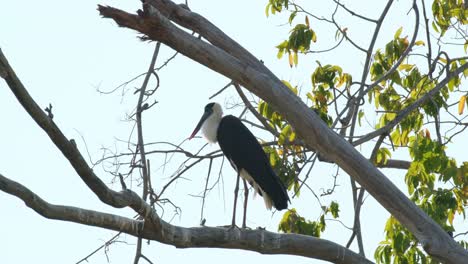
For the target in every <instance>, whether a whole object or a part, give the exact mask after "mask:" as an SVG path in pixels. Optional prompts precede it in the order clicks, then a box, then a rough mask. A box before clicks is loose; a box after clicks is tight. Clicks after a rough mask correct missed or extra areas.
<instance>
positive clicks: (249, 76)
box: [98, 0, 468, 264]
mask: <svg viewBox="0 0 468 264" xmlns="http://www.w3.org/2000/svg"><path fill="white" fill-rule="evenodd" d="M170 3H172V2H171V1H165V0H160V1H157V0H155V1H150V4H152V6H151V8H150V7H149V6H148V5H149V4H148V3H144V11H139V12H138V14H130V13H127V12H124V11H122V10H119V9H115V8H112V7H104V6H99V8H98V9H99V11H100V13H101V15H102V16H104V17H106V18H112V19H113V20H114V21H115V22H116V23H117V24H118V25H120V26H122V27H127V28H131V29H134V30H136V31H138V32H140V33H142V34H144V35H145V37H144V38H143V39H148V40H154V41H161V42H162V43H164V44H166V45H168V46H170V47H172V48H173V49H175V50H177V51H178V52H180V53H182V54H184V55H185V56H187V57H189V58H191V59H193V60H195V61H197V62H199V63H201V64H203V65H205V66H207V67H208V68H210V69H212V70H214V71H216V72H219V73H220V74H222V75H224V76H226V77H228V78H229V79H232V80H233V81H235V82H237V83H239V84H241V85H243V86H244V87H245V88H247V89H248V90H250V91H251V92H253V93H254V94H256V95H257V96H258V97H260V98H262V99H263V100H265V101H266V102H268V103H269V104H271V105H272V106H273V107H274V108H275V109H276V110H277V111H279V112H280V113H281V114H282V115H283V116H284V117H285V118H286V119H287V120H288V121H289V123H290V124H291V125H292V126H293V127H294V129H295V131H296V132H297V134H298V135H299V136H300V138H301V139H303V140H304V142H305V143H306V145H308V146H311V147H312V148H313V149H316V150H317V151H318V152H319V153H320V154H323V155H325V156H326V157H327V158H329V159H331V160H333V161H334V162H335V163H336V164H338V165H339V166H340V167H341V168H342V169H343V170H345V171H346V172H347V173H348V174H349V175H350V176H351V177H353V178H354V179H355V180H356V181H357V182H358V183H359V184H360V185H361V186H363V187H364V188H365V189H366V190H367V191H368V192H369V193H370V194H371V195H372V196H373V197H374V198H375V199H376V200H377V201H378V202H379V203H380V204H381V205H382V206H384V207H385V208H386V209H387V210H388V211H389V212H390V213H391V214H392V215H393V216H394V217H395V218H396V219H398V220H399V221H400V223H401V224H402V225H404V226H405V227H406V228H408V230H410V232H412V233H413V234H414V235H415V236H416V237H417V238H418V240H419V242H420V243H421V244H422V246H423V247H424V249H425V250H426V252H428V253H429V254H430V255H431V256H433V257H435V258H437V259H438V260H440V261H443V262H446V263H460V264H461V263H468V252H467V251H466V250H464V249H463V248H462V247H460V246H459V245H458V244H457V243H456V242H455V241H454V240H453V239H452V238H451V237H450V236H449V235H448V234H447V233H446V232H445V231H444V230H443V229H442V228H441V227H440V226H439V225H438V224H437V223H436V222H435V221H433V220H432V219H431V218H430V217H428V216H427V214H425V213H424V212H423V211H422V210H421V209H420V208H419V207H417V206H416V205H415V204H414V203H413V202H411V201H410V200H409V199H408V198H407V197H406V196H405V195H404V194H403V193H402V192H401V191H400V190H399V189H398V188H397V187H396V186H395V185H394V184H393V183H392V182H390V181H389V180H388V179H387V178H386V177H385V175H384V174H383V173H381V172H380V171H379V170H378V169H377V168H376V167H375V166H374V165H373V164H372V163H370V162H369V161H368V160H367V159H366V158H365V157H363V156H362V155H361V154H360V153H359V152H358V151H357V150H356V149H355V148H354V147H353V146H352V145H350V144H349V143H348V142H347V141H345V140H344V139H343V138H341V137H340V136H339V135H338V134H336V133H335V132H334V131H332V130H331V129H329V128H328V127H327V126H326V124H325V123H324V122H323V121H321V120H320V118H319V117H318V116H317V115H316V114H315V113H314V112H313V111H311V110H310V109H309V108H308V107H307V105H305V103H304V102H303V101H302V100H301V99H300V98H299V97H297V96H296V95H294V94H293V93H292V92H291V91H290V90H289V89H288V88H287V87H285V86H284V85H283V84H282V83H281V81H280V80H279V79H278V78H277V77H276V76H274V75H273V74H271V73H269V71H268V70H266V69H259V67H260V68H265V67H264V66H263V65H259V63H255V62H252V61H251V59H245V58H244V57H245V56H239V55H238V54H237V53H238V50H239V49H236V50H235V51H233V50H232V49H231V48H229V47H232V46H234V47H237V46H239V45H238V44H237V43H235V42H234V41H233V40H232V39H230V38H228V37H227V36H225V35H224V33H222V31H220V30H219V29H217V28H210V27H209V25H207V24H203V25H200V26H197V25H198V24H201V22H202V20H201V19H200V15H198V14H194V13H192V12H190V11H188V10H186V9H184V8H182V7H180V6H174V5H173V4H170ZM158 5H163V6H168V5H172V8H173V9H174V11H172V13H170V14H171V15H170V16H168V17H165V16H164V15H163V14H162V13H160V12H159V11H158V9H156V8H155V7H158ZM179 9H184V10H179ZM178 12H181V13H182V12H183V13H184V16H183V17H182V16H177V14H178ZM175 17H176V18H175ZM189 18H191V19H190V20H189ZM195 18H197V19H195ZM169 19H171V20H173V21H175V22H176V23H178V24H179V25H183V23H181V22H178V20H183V21H190V22H191V23H190V24H191V25H192V26H191V28H197V29H198V30H199V32H197V33H199V34H200V35H201V36H202V37H204V38H205V36H207V35H209V34H210V33H212V32H216V34H218V35H216V36H210V38H211V39H212V40H210V42H211V43H212V44H213V45H212V44H210V43H207V42H205V41H203V40H201V39H198V38H196V37H193V36H191V35H190V34H188V33H187V32H185V31H183V30H182V29H180V28H178V27H176V26H175V25H174V24H172V22H171V21H170V20H169ZM197 23H198V24H197ZM193 24H197V25H193ZM211 25H212V24H211ZM206 39H208V38H207V37H206ZM213 39H215V40H213ZM225 42H229V43H225ZM215 43H218V44H215ZM219 43H224V44H223V45H220V44H219ZM466 68H468V64H465V65H462V66H461V67H459V68H458V69H457V70H455V71H454V72H453V73H451V74H449V75H448V76H446V79H449V78H451V77H453V76H454V75H458V74H460V73H461V72H463V70H464V69H466ZM443 82H444V81H442V82H441V83H443ZM437 88H438V87H436V88H434V89H437ZM413 107H414V108H415V109H417V106H413Z"/></svg>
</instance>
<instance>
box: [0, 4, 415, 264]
mask: <svg viewBox="0 0 468 264" xmlns="http://www.w3.org/2000/svg"><path fill="white" fill-rule="evenodd" d="M351 2H352V1H351ZM354 2H355V3H354V5H351V3H350V5H349V6H350V7H352V8H353V9H355V10H356V11H360V12H364V13H366V14H368V15H371V14H374V15H372V17H374V18H376V17H377V16H378V14H379V12H380V10H381V9H382V7H383V4H385V2H386V1H380V2H379V3H375V2H378V1H354ZM402 2H407V1H400V2H396V3H395V6H394V7H393V8H392V9H391V12H390V15H395V14H397V13H399V14H404V15H403V16H399V17H397V18H398V19H391V20H389V21H387V22H386V23H385V24H384V30H382V36H384V37H383V38H381V39H383V40H385V41H388V38H389V37H390V36H393V34H394V32H395V30H396V29H397V28H399V27H400V26H401V25H403V24H405V23H406V24H407V21H410V22H409V23H410V24H409V25H412V23H413V16H412V14H411V13H410V14H409V15H408V16H407V15H406V13H407V11H408V10H409V5H408V3H402ZM266 3H267V0H262V1H248V0H242V1H214V0H210V1H206V0H205V1H200V0H198V1H195V0H192V1H189V4H190V7H191V9H192V10H193V11H195V12H198V13H200V14H202V15H203V16H205V17H206V18H208V19H210V20H211V21H212V22H213V23H214V24H216V25H218V26H219V27H220V28H221V29H222V30H224V31H225V32H226V33H227V34H228V35H230V36H231V37H232V38H234V39H235V40H237V41H238V42H239V43H241V44H242V45H243V46H244V47H246V48H247V49H248V50H249V51H251V52H252V53H253V54H254V55H255V56H257V57H258V58H259V59H262V60H263V61H264V62H265V64H266V65H267V66H268V67H270V69H272V71H273V72H274V73H276V74H277V75H278V76H279V77H280V78H281V79H285V80H288V81H290V82H292V83H293V84H294V85H299V87H300V89H301V90H302V91H307V90H308V89H310V85H311V84H310V74H311V73H312V72H313V70H314V69H315V67H316V65H317V64H316V63H315V61H316V60H320V61H321V63H322V65H324V64H327V63H330V64H338V65H341V66H342V67H343V70H344V71H346V72H350V73H352V74H353V77H354V78H355V79H356V80H357V79H359V78H360V74H361V71H362V65H363V63H364V55H363V54H361V53H357V52H355V50H354V49H351V48H350V46H349V45H348V44H345V45H343V46H342V47H340V48H339V49H338V50H337V51H336V53H333V54H334V55H333V56H329V55H327V54H314V55H309V56H308V57H305V58H304V57H300V58H299V67H298V68H293V69H291V68H289V66H288V64H287V61H286V59H283V60H278V59H277V58H276V49H275V46H276V45H277V44H279V43H280V42H281V41H282V40H283V39H284V38H286V36H287V35H286V34H287V32H288V31H289V26H286V25H284V23H285V22H286V21H287V18H285V16H281V17H275V16H270V17H269V18H267V17H266V16H265V12H264V10H265V5H266ZM97 4H105V5H111V6H115V7H118V8H121V9H124V10H126V11H135V10H137V9H139V8H140V1H110V0H108V1H105V0H103V1H75V2H73V4H65V3H64V2H63V1H42V2H37V1H4V2H3V3H2V4H0V25H1V26H0V48H1V49H2V50H3V52H4V54H5V55H6V57H7V58H8V59H9V61H10V64H11V65H12V66H13V68H14V69H15V70H16V73H17V74H18V76H19V78H20V79H21V80H22V82H23V83H24V85H25V86H26V88H27V89H28V91H29V92H30V94H31V95H32V96H33V98H34V99H35V100H36V102H37V103H38V104H39V105H40V106H42V107H43V108H45V107H46V106H47V105H48V104H49V103H52V105H53V112H54V115H55V117H54V121H55V122H56V123H57V125H58V126H59V127H60V128H61V129H62V131H63V132H64V133H65V135H66V136H67V137H68V138H73V139H75V140H76V142H77V145H78V147H79V149H80V150H81V152H82V154H83V155H84V156H85V157H87V154H86V147H85V144H84V142H85V141H86V144H87V147H88V150H89V154H90V156H91V159H92V160H93V161H95V160H97V159H99V158H100V157H101V156H102V154H103V152H102V148H104V147H105V148H110V149H113V150H118V151H125V144H122V143H118V142H117V139H127V138H128V136H129V133H130V131H131V129H132V125H131V124H130V123H128V122H125V121H123V120H124V119H125V117H126V114H127V113H129V112H131V111H132V109H133V108H134V106H135V105H136V102H137V99H138V98H137V97H136V96H133V95H132V93H133V90H132V89H133V88H134V87H138V86H140V85H141V83H142V79H139V80H138V81H136V82H135V83H132V84H131V85H129V86H128V89H130V91H129V92H128V93H127V94H126V96H125V97H124V98H123V97H122V93H121V92H117V93H115V94H112V95H101V94H99V93H98V92H97V91H96V90H97V88H99V89H101V90H111V89H113V88H114V87H116V86H117V85H119V84H121V83H123V82H125V81H127V80H129V79H131V78H133V77H134V76H136V75H138V74H140V73H142V72H145V71H146V70H147V67H148V65H149V61H150V59H151V55H152V51H153V49H154V43H148V42H141V41H140V40H139V39H137V38H136V37H137V34H136V33H135V32H133V31H130V30H128V29H123V28H118V27H117V26H116V24H115V23H113V22H112V21H110V20H108V19H102V18H101V17H100V16H99V15H98V12H97V11H96V6H97ZM309 8H311V10H312V11H313V12H316V13H318V14H325V13H323V10H328V9H327V8H328V7H327V5H322V4H321V5H319V6H312V7H309ZM299 19H301V18H298V20H299ZM341 22H342V23H343V26H344V27H348V33H349V34H350V36H351V37H353V38H354V39H357V40H358V41H360V44H361V45H363V46H367V45H368V41H369V40H368V39H369V35H370V33H371V32H372V31H371V30H372V27H371V26H372V25H367V24H365V23H358V21H357V20H356V19H350V18H344V19H343V20H341ZM316 23H317V21H316V20H313V19H311V26H312V27H313V28H314V26H315V24H316ZM366 26H367V28H366ZM317 27H318V26H317ZM328 29H330V28H328ZM316 32H317V35H318V38H319V43H320V44H319V46H318V47H317V49H321V48H326V47H329V46H331V45H332V44H331V43H330V42H327V41H331V40H333V36H334V34H335V30H328V32H327V27H323V28H317V29H316ZM411 32H412V28H408V30H407V31H404V33H403V34H408V35H409V34H411ZM385 36H386V38H385ZM322 39H323V42H321V40H322ZM382 45H383V42H382V41H381V42H378V43H377V47H381V46H382ZM173 53H174V51H173V50H171V49H170V48H167V47H165V46H164V47H163V48H162V51H161V54H160V56H159V58H158V61H157V63H156V64H157V65H161V63H162V62H163V61H165V60H166V59H167V58H168V57H169V56H171V55H172V54H173ZM159 75H160V77H161V87H160V88H159V90H158V91H157V93H156V95H155V99H156V100H157V101H159V103H158V104H157V105H156V106H155V107H154V108H152V109H151V110H150V111H146V112H144V127H145V128H144V133H145V140H146V142H155V141H170V142H173V143H176V144H178V143H180V142H182V141H183V140H184V139H186V138H187V137H188V136H189V134H190V132H191V131H192V130H193V128H194V126H195V125H196V123H197V122H198V119H199V117H200V115H201V114H202V110H203V107H204V105H205V104H206V103H207V102H209V100H208V97H209V96H211V95H212V94H214V93H215V92H216V91H218V90H219V89H221V88H222V87H223V86H224V85H225V84H227V83H228V82H229V80H228V79H226V78H225V77H223V76H220V75H219V74H217V73H215V72H213V71H211V70H209V69H208V68H206V67H204V66H202V65H200V64H198V63H196V62H193V61H191V60H189V59H187V58H184V57H183V56H181V55H178V56H177V58H176V59H175V60H174V61H173V62H171V64H170V65H169V66H168V67H166V68H164V69H163V70H162V71H161V72H160V73H159ZM120 91H121V90H120ZM304 93H305V92H304ZM215 100H216V101H218V102H220V103H221V104H222V105H223V106H229V105H230V104H232V102H238V101H239V99H238V98H237V97H235V93H234V92H233V90H232V89H231V90H230V91H227V92H225V93H223V94H221V95H219V96H218V97H216V98H215ZM0 105H1V109H2V111H1V113H0V116H1V119H2V124H3V125H2V129H1V131H2V132H1V138H0V156H1V159H0V160H1V162H0V164H1V165H0V170H1V173H2V174H3V175H5V176H6V177H8V178H10V179H12V180H15V181H18V182H20V183H21V184H23V185H25V186H26V187H28V188H30V189H31V190H33V191H34V192H35V193H36V194H38V195H40V196H41V197H42V198H43V199H45V200H46V201H48V202H50V203H54V204H62V205H71V206H77V207H82V208H87V209H93V210H101V211H104V212H110V213H115V214H119V215H123V216H128V217H132V216H133V215H134V214H135V213H134V212H133V211H132V210H130V209H114V208H111V207H109V206H107V205H105V204H102V203H101V202H100V201H99V200H98V199H97V197H96V196H95V195H94V194H93V193H92V192H91V191H90V190H89V189H88V188H87V187H86V186H85V184H84V183H83V182H82V181H81V180H80V178H79V177H78V176H77V174H76V173H75V172H74V170H73V169H72V168H71V166H70V165H69V164H68V161H66V159H65V158H64V157H63V156H62V155H61V153H60V152H59V151H58V150H57V148H56V147H55V146H54V145H53V144H52V142H51V141H50V140H49V138H48V137H47V136H46V135H45V133H44V132H43V131H42V130H41V129H40V128H39V127H38V126H37V125H36V124H35V123H34V122H33V121H32V119H31V118H30V117H29V116H28V115H27V113H26V112H25V111H24V110H23V109H22V107H21V106H20V105H19V103H18V102H17V100H16V99H15V98H14V96H13V94H12V93H11V92H10V90H9V89H8V87H7V86H6V84H5V83H4V82H3V81H0ZM238 111H239V108H237V109H234V110H229V109H225V112H226V113H234V114H236V113H238ZM371 121H375V120H371ZM253 131H254V132H255V133H260V135H261V132H258V131H256V130H254V129H253ZM82 137H83V138H84V140H85V141H83V139H82ZM203 144H205V141H204V139H196V140H192V141H191V142H188V143H185V144H184V145H183V146H184V147H185V148H186V149H187V150H190V151H196V150H198V148H199V147H200V146H202V145H203ZM217 148H218V146H217V145H212V146H209V147H208V148H207V151H213V150H216V149H217ZM150 159H151V165H152V168H153V171H152V175H153V185H154V186H156V188H161V186H162V185H164V184H165V183H166V182H167V181H168V179H169V177H170V176H171V175H172V174H173V173H174V172H175V169H176V168H177V166H178V164H180V161H181V160H183V159H184V157H177V156H176V157H174V159H173V160H172V161H171V163H170V164H169V165H168V166H167V167H166V168H165V169H164V170H163V169H162V168H160V166H161V165H162V164H163V162H164V156H161V155H160V156H156V155H153V156H150ZM220 161H221V160H220V159H218V160H217V161H216V162H215V164H214V166H215V167H214V168H215V169H216V170H215V171H216V172H217V171H218V169H219V166H220ZM207 167H208V162H203V163H202V164H201V165H198V166H197V167H196V168H195V169H193V170H192V171H191V172H189V173H187V174H186V175H185V178H184V179H183V180H180V181H179V182H178V183H177V184H175V185H173V186H172V187H170V188H169V190H168V193H167V195H168V197H169V198H171V200H172V201H173V202H174V203H175V204H177V205H178V206H179V207H181V209H182V214H181V215H179V216H176V217H175V218H174V219H173V220H172V224H175V225H181V226H187V227H188V226H197V225H198V224H199V219H200V208H201V201H200V199H198V198H195V197H193V196H191V195H197V194H200V192H201V191H202V190H203V186H204V184H205V177H206V172H207ZM335 170H336V168H335V167H334V166H330V165H329V164H318V165H317V166H316V168H314V170H313V172H312V174H311V178H310V180H309V182H308V183H309V185H310V186H311V187H312V188H313V189H314V191H316V192H317V193H320V192H321V190H323V189H328V188H330V187H331V186H332V183H333V180H332V175H333V174H334V173H335ZM95 171H96V173H97V174H98V175H99V177H100V178H101V179H103V180H104V182H106V183H108V184H109V186H111V187H112V188H114V189H116V190H119V189H120V185H119V184H113V185H112V183H111V182H112V178H111V176H110V175H109V174H106V173H105V172H104V171H103V170H102V168H101V167H100V166H98V167H96V168H95ZM384 173H385V174H386V175H387V176H388V177H389V178H390V179H391V180H392V181H393V182H394V183H395V184H397V185H398V186H400V187H402V186H404V182H403V180H404V178H403V177H404V172H403V171H399V170H386V171H384ZM214 176H217V174H214V175H212V178H215V177H214ZM235 176H236V174H235V172H234V171H233V170H232V168H231V167H229V166H227V165H226V166H225V167H224V171H223V176H222V184H221V185H219V186H218V187H215V188H214V190H213V191H212V192H211V193H210V194H209V196H208V198H207V202H206V207H205V218H206V219H207V222H206V225H212V226H217V225H226V224H229V223H230V219H231V210H232V198H233V193H232V192H233V189H234V188H233V185H234V183H235ZM337 183H338V184H339V186H338V187H337V189H336V194H335V195H334V196H332V197H326V198H324V199H323V201H322V202H323V203H324V204H325V205H327V204H329V202H330V201H332V200H336V201H338V202H339V203H340V210H341V212H340V215H341V216H342V218H340V219H341V221H343V222H344V223H345V224H346V225H348V226H352V217H353V215H352V199H351V191H350V187H349V177H348V176H347V175H346V174H345V173H343V172H340V176H339V178H338V181H337ZM127 184H128V185H130V183H127ZM136 190H138V189H136ZM403 190H404V191H405V192H406V188H404V189H403ZM290 195H292V194H291V193H290ZM250 198H252V197H250ZM293 207H294V208H297V209H298V211H299V212H300V213H301V214H302V215H303V216H304V217H306V218H308V219H310V220H317V218H318V217H319V212H320V206H319V205H318V203H317V202H316V200H315V198H314V197H313V196H312V195H311V194H310V192H308V191H305V190H303V192H302V195H301V196H300V197H299V198H296V199H293V200H292V204H291V208H293ZM0 210H1V212H2V220H1V225H0V263H5V264H10V263H30V262H37V263H75V262H77V261H78V260H80V259H81V258H83V257H85V256H86V255H88V254H89V253H90V252H92V251H93V250H95V249H96V248H97V247H99V246H100V245H101V244H102V243H103V242H104V241H106V240H108V239H109V238H111V237H112V236H113V235H114V234H115V232H112V231H108V230H103V229H99V228H95V227H88V226H84V225H78V224H74V223H68V222H61V221H55V220H48V219H45V218H43V217H42V216H40V215H38V214H36V213H35V212H34V211H32V210H31V209H29V208H27V207H26V206H25V205H24V203H23V202H22V201H20V200H19V199H18V198H16V197H13V196H10V195H8V194H5V193H3V192H0ZM172 211H173V210H172V209H171V208H170V207H166V211H165V215H164V219H165V220H170V219H171V218H172V216H173V212H172ZM240 211H241V210H240ZM159 213H161V212H159ZM282 214H283V212H276V213H275V214H274V215H273V216H272V214H271V212H269V211H267V210H266V209H265V208H264V205H263V201H262V200H261V199H258V198H257V199H253V200H252V199H250V203H249V213H248V222H247V225H248V226H250V227H253V228H255V227H257V226H266V227H267V229H268V230H270V231H276V229H277V224H278V222H279V219H280V218H281V216H282ZM388 215H389V214H388V213H387V211H386V210H385V209H383V208H382V207H381V206H380V205H378V203H376V202H375V200H374V199H373V198H372V197H370V196H368V197H367V198H366V202H365V204H364V207H363V209H362V223H361V226H362V229H363V239H364V243H365V249H366V256H367V257H368V258H369V259H373V254H374V250H375V247H376V246H377V244H378V242H379V241H381V240H383V238H384V233H383V227H384V223H385V221H386V220H387V218H388ZM238 216H239V217H238V223H241V214H238ZM327 224H328V226H327V229H326V231H325V233H324V234H323V238H326V239H330V240H332V241H335V242H337V243H340V244H342V245H344V244H345V243H346V241H347V240H348V239H349V236H350V234H351V232H350V231H349V230H346V229H344V228H343V227H342V226H341V225H340V224H339V223H336V222H332V221H328V222H327ZM119 241H122V242H125V243H117V244H113V245H111V246H110V247H109V251H108V256H109V261H110V262H111V263H131V261H133V258H134V252H135V247H134V246H132V245H134V244H135V242H136V238H134V237H131V236H127V235H122V236H121V238H120V240H119ZM355 244H356V243H354V245H355ZM352 248H353V249H354V250H356V247H355V246H353V247H352ZM143 253H144V254H145V255H146V256H147V257H149V258H150V259H151V260H152V261H153V262H154V263H183V262H191V263H207V262H208V263H215V262H222V263H224V264H228V263H239V262H241V263H242V262H244V263H261V262H269V263H284V261H288V262H291V263H292V262H293V263H296V264H300V263H320V261H317V260H310V259H306V258H302V257H294V256H280V255H274V256H267V255H260V254H258V253H254V252H248V251H240V250H222V249H176V248H174V247H172V246H167V245H162V244H160V243H158V242H154V241H153V242H151V243H150V245H146V243H145V246H144V249H143ZM207 258H209V259H208V261H207ZM88 261H89V263H106V261H107V260H106V255H105V254H104V251H100V252H98V253H97V254H95V255H94V256H92V257H91V258H89V260H88ZM140 263H144V260H141V262H140Z"/></svg>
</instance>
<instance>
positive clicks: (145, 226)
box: [0, 174, 372, 264]
mask: <svg viewBox="0 0 468 264" xmlns="http://www.w3.org/2000/svg"><path fill="white" fill-rule="evenodd" d="M0 190H2V191H4V192H6V193H9V194H11V195H14V196H16V197H18V198H20V199H22V200H23V201H24V202H25V203H26V205H27V206H28V207H30V208H32V209H33V210H35V211H36V212H37V213H39V214H41V215H42V216H44V217H47V218H51V219H56V220H63V221H69V222H75V223H80V224H84V225H90V226H97V227H102V228H106V229H111V230H115V231H121V232H124V233H127V234H130V235H133V236H138V237H142V238H147V239H151V240H156V241H159V242H161V243H165V244H169V245H174V246H176V247H178V248H189V247H208V248H232V249H245V250H250V251H256V252H259V253H262V254H289V255H297V256H304V257H310V258H317V259H322V260H327V261H331V262H334V263H343V264H352V263H372V262H371V261H369V260H367V259H366V258H364V257H362V256H359V255H358V254H356V253H354V252H353V251H351V250H349V249H346V248H344V247H342V246H340V245H338V244H336V243H334V242H331V241H328V240H325V239H319V238H315V237H311V236H304V235H297V234H277V233H272V232H268V231H265V230H247V229H245V230H239V229H226V228H218V227H192V228H184V227H178V226H174V225H171V224H169V223H167V222H165V221H163V220H162V219H160V218H158V217H157V218H153V221H151V222H148V221H145V222H143V221H138V220H133V219H129V218H125V217H121V216H117V215H112V214H106V213H101V212H97V211H91V210H86V209H81V208H77V207H71V206H61V205H52V204H49V203H47V202H46V201H44V200H42V199H41V198H40V197H39V196H38V195H36V194H34V193H33V192H31V191H30V190H29V189H27V188H26V187H24V186H23V185H21V184H19V183H17V182H14V181H12V180H10V179H8V178H6V177H4V176H3V175H1V174H0Z"/></svg>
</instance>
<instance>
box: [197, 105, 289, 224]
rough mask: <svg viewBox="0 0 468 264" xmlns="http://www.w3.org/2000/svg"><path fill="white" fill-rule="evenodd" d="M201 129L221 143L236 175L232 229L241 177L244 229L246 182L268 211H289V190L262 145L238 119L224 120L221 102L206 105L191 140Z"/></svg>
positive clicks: (210, 138)
mask: <svg viewBox="0 0 468 264" xmlns="http://www.w3.org/2000/svg"><path fill="white" fill-rule="evenodd" d="M200 129H201V130H202V132H203V134H204V136H205V137H206V139H207V140H208V141H209V142H211V143H216V142H218V144H219V146H220V147H221V150H222V151H223V153H224V156H226V158H227V159H228V160H229V162H230V163H231V165H232V167H233V168H234V169H235V170H236V172H237V180H236V188H235V189H234V195H235V197H234V209H233V216H232V227H234V226H235V217H236V205H237V194H238V191H239V178H240V177H242V179H243V182H244V192H245V197H244V198H245V200H244V217H243V222H242V228H245V227H246V224H245V221H246V213H247V197H248V188H247V184H246V181H247V182H248V183H249V184H250V185H251V186H252V187H253V189H254V190H255V192H256V193H258V194H259V195H260V196H262V197H263V200H264V202H265V206H266V208H267V209H268V210H271V208H272V207H273V206H274V207H275V208H276V209H277V210H283V209H287V208H288V201H289V196H288V193H287V191H286V188H285V187H284V185H283V183H282V182H281V180H280V179H279V177H278V176H277V175H276V173H275V172H274V171H273V168H272V167H271V165H270V162H269V159H268V158H267V156H266V154H265V152H264V151H263V148H262V146H260V144H259V143H258V141H257V139H256V138H255V136H254V135H253V134H252V132H250V130H249V129H248V128H247V127H246V126H245V125H244V124H243V123H242V122H241V121H240V120H239V118H237V117H235V116H232V115H226V116H224V117H223V110H222V108H221V106H220V105H219V104H218V103H209V104H207V105H206V106H205V112H204V113H203V116H202V117H201V119H200V121H199V122H198V124H197V126H196V127H195V130H194V131H193V133H192V135H191V136H190V138H189V139H192V138H193V137H194V136H195V135H196V134H197V133H198V131H199V130H200ZM239 176H240V177H239Z"/></svg>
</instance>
